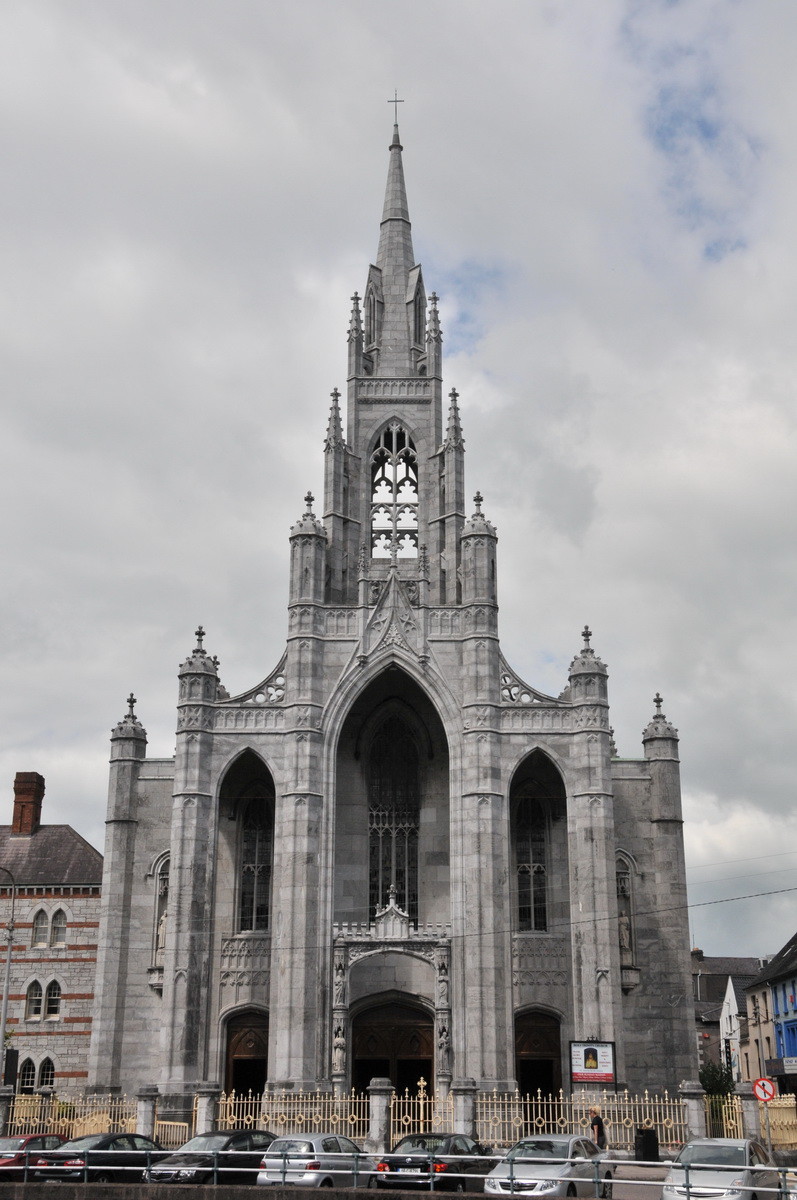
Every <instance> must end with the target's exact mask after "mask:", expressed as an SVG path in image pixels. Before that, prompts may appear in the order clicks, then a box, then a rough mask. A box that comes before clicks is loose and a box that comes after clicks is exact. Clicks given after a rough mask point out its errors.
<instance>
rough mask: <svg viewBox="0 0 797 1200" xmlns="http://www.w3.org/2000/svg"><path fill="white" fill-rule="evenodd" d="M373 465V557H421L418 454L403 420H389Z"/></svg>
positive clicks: (377, 443) (371, 459)
mask: <svg viewBox="0 0 797 1200" xmlns="http://www.w3.org/2000/svg"><path fill="white" fill-rule="evenodd" d="M368 461H369V464H370V468H369V469H370V505H371V508H370V527H371V557H372V558H384V559H386V558H390V556H391V552H392V548H393V546H395V548H396V551H397V553H398V557H399V558H417V557H418V549H419V545H418V525H419V501H420V491H419V478H418V452H417V449H416V445H415V441H414V439H413V437H412V433H411V431H410V429H409V427H408V426H407V424H406V423H405V422H403V421H400V420H399V419H398V418H397V417H394V418H393V419H392V420H390V421H386V422H385V424H384V425H383V426H382V428H381V429H380V431H379V432H378V434H377V436H376V437H375V438H374V443H373V446H372V449H371V452H370V454H369V458H368Z"/></svg>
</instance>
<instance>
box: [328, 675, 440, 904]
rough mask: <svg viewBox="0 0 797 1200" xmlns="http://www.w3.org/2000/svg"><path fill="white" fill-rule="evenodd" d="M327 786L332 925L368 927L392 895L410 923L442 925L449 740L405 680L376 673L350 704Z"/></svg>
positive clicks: (406, 677) (411, 682)
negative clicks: (331, 798)
mask: <svg viewBox="0 0 797 1200" xmlns="http://www.w3.org/2000/svg"><path fill="white" fill-rule="evenodd" d="M335 777H336V784H335V795H336V799H335V829H336V836H335V854H336V861H335V869H334V908H335V919H336V920H340V921H368V920H371V919H373V916H374V914H375V911H376V909H377V908H381V907H384V905H385V904H386V903H387V901H388V899H389V893H390V889H391V887H393V888H395V893H396V902H397V903H398V906H399V907H400V908H402V909H403V910H404V911H408V912H409V913H410V917H411V920H412V921H413V922H416V921H422V922H423V921H441V922H447V921H448V919H449V912H450V907H449V906H450V889H449V821H450V812H449V794H450V770H449V755H448V741H447V738H446V735H445V731H444V729H443V725H442V722H441V720H440V717H439V716H438V714H437V711H436V709H435V707H434V705H433V704H432V703H431V701H430V699H429V697H428V696H427V695H426V693H425V692H424V691H423V689H422V688H421V687H420V686H419V685H418V684H417V683H416V682H415V681H414V680H412V679H411V678H410V676H409V675H407V674H406V673H405V672H404V671H402V670H398V669H388V670H384V671H383V672H382V673H381V674H380V675H378V676H376V678H374V679H373V680H372V681H371V683H370V684H369V685H368V686H367V687H366V688H365V689H364V690H363V691H362V692H360V694H359V696H358V697H357V698H356V699H355V701H354V703H353V704H352V705H351V707H350V709H349V713H348V716H347V718H346V720H345V722H344V723H343V727H342V729H341V733H340V736H339V738H338V745H337V756H336V763H335Z"/></svg>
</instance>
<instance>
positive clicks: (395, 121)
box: [388, 88, 404, 125]
mask: <svg viewBox="0 0 797 1200" xmlns="http://www.w3.org/2000/svg"><path fill="white" fill-rule="evenodd" d="M403 103H404V101H403V100H399V98H398V88H395V89H394V91H393V99H392V100H388V104H392V105H393V124H394V125H398V106H399V105H400V104H403Z"/></svg>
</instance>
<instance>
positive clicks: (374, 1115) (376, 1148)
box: [365, 1079, 395, 1154]
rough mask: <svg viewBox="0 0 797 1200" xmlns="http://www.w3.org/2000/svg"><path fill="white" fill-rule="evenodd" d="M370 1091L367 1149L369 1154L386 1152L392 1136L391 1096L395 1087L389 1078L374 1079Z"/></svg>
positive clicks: (368, 1089) (369, 1087)
mask: <svg viewBox="0 0 797 1200" xmlns="http://www.w3.org/2000/svg"><path fill="white" fill-rule="evenodd" d="M366 1090H367V1092H368V1137H367V1138H366V1139H365V1150H366V1152H367V1153H368V1154H384V1152H385V1150H387V1149H389V1147H388V1138H389V1136H390V1098H391V1096H392V1095H393V1093H394V1091H395V1088H394V1087H393V1084H392V1083H391V1082H390V1080H389V1079H372V1080H371V1082H370V1083H369V1085H368V1087H367V1089H366Z"/></svg>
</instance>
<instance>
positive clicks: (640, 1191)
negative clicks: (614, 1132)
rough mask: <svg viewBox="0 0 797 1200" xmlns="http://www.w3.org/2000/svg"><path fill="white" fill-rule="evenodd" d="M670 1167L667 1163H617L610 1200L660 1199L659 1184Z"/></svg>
mask: <svg viewBox="0 0 797 1200" xmlns="http://www.w3.org/2000/svg"><path fill="white" fill-rule="evenodd" d="M669 1169H670V1164H669V1163H651V1165H650V1166H649V1167H641V1166H639V1164H638V1163H622V1162H621V1163H618V1164H617V1170H616V1171H615V1173H614V1184H613V1186H612V1200H660V1197H661V1184H662V1180H663V1179H664V1176H665V1175H666V1174H667V1172H668V1170H669Z"/></svg>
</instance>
